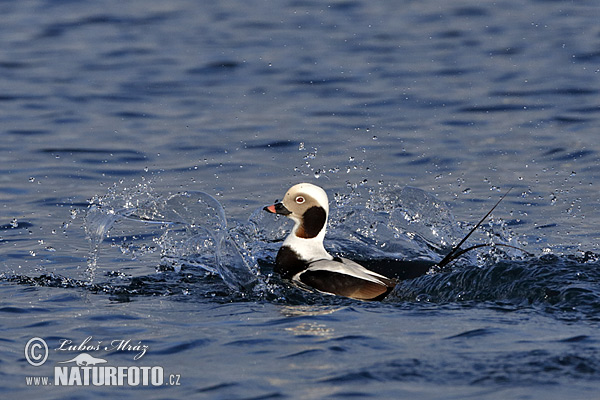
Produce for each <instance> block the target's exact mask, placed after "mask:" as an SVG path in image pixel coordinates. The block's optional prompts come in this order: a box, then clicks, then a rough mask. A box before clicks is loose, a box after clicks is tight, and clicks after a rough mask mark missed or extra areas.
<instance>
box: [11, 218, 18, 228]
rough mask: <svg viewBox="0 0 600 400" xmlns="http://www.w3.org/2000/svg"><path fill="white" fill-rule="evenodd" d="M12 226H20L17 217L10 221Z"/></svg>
mask: <svg viewBox="0 0 600 400" xmlns="http://www.w3.org/2000/svg"><path fill="white" fill-rule="evenodd" d="M10 226H11V227H12V228H18V227H19V221H17V219H16V218H13V220H12V221H10Z"/></svg>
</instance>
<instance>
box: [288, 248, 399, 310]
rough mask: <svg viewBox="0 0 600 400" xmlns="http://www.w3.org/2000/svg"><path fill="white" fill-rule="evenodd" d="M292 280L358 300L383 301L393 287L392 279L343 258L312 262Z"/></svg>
mask: <svg viewBox="0 0 600 400" xmlns="http://www.w3.org/2000/svg"><path fill="white" fill-rule="evenodd" d="M294 280H296V281H299V282H301V283H303V284H305V285H308V286H311V287H313V288H315V289H317V290H319V291H321V292H325V293H331V294H336V295H339V296H345V297H351V298H354V299H359V300H382V299H383V298H385V296H387V295H388V294H389V293H390V292H391V291H392V289H393V288H394V287H395V285H396V281H395V280H393V279H389V278H387V277H385V276H383V275H380V274H378V273H375V272H373V271H369V270H368V269H366V268H364V267H363V266H361V265H360V264H357V263H355V262H354V261H351V260H348V259H346V258H335V259H333V260H318V261H313V262H311V263H310V264H309V267H308V268H307V269H306V270H304V271H302V272H300V273H298V274H297V275H296V276H294Z"/></svg>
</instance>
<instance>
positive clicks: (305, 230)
mask: <svg viewBox="0 0 600 400" xmlns="http://www.w3.org/2000/svg"><path fill="white" fill-rule="evenodd" d="M302 220H303V221H302V225H300V227H299V228H298V230H297V231H296V236H298V237H301V238H303V239H312V238H314V237H316V236H317V235H318V234H319V232H321V230H322V229H323V226H325V222H326V221H327V213H326V212H325V209H323V207H319V206H314V207H311V208H309V209H308V210H306V212H304V215H303V216H302Z"/></svg>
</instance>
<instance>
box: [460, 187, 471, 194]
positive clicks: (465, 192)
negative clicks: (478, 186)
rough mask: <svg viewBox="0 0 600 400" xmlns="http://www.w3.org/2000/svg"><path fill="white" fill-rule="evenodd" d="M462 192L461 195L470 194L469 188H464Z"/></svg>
mask: <svg viewBox="0 0 600 400" xmlns="http://www.w3.org/2000/svg"><path fill="white" fill-rule="evenodd" d="M462 192H463V194H469V193H471V188H466V189H465V190H463V191H462Z"/></svg>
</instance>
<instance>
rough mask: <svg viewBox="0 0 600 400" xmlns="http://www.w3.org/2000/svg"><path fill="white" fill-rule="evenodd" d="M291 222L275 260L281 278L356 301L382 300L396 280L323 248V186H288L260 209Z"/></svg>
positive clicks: (325, 210) (325, 205)
mask: <svg viewBox="0 0 600 400" xmlns="http://www.w3.org/2000/svg"><path fill="white" fill-rule="evenodd" d="M264 209H265V210H266V211H268V212H270V213H273V214H281V215H285V216H287V217H288V218H291V219H292V220H293V221H294V223H295V224H294V228H293V229H292V232H291V233H290V234H289V236H288V237H287V238H286V239H285V241H284V242H283V245H282V246H281V248H280V249H279V252H278V253H277V258H276V259H275V272H277V273H278V274H279V275H281V277H282V278H284V279H289V280H291V281H292V282H295V283H300V284H304V285H307V286H310V287H312V288H315V289H317V290H318V291H320V292H325V293H330V294H335V295H339V296H345V297H350V298H353V299H359V300H382V299H383V298H384V297H385V296H387V295H388V294H389V293H390V292H391V291H392V289H393V288H394V286H395V285H396V280H394V279H390V278H388V277H386V276H383V275H380V274H378V273H375V272H373V271H370V270H368V269H366V268H365V267H363V266H361V265H359V264H358V263H356V262H354V261H352V260H348V259H347V258H342V257H333V256H332V255H331V254H329V253H328V252H327V250H325V247H324V246H323V239H324V238H325V231H326V230H327V216H328V214H329V202H328V200H327V194H326V193H325V191H324V190H323V189H321V188H320V187H318V186H315V185H313V184H310V183H299V184H297V185H294V186H292V187H291V188H290V189H289V190H288V191H287V193H286V194H285V196H284V198H283V200H282V201H281V202H278V203H276V204H273V205H271V206H267V207H265V208H264Z"/></svg>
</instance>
